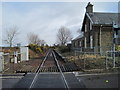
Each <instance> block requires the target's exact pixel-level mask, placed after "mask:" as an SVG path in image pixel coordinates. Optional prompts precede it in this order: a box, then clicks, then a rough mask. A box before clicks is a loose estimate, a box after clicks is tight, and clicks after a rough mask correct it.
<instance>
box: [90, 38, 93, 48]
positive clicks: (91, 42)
mask: <svg viewBox="0 0 120 90" xmlns="http://www.w3.org/2000/svg"><path fill="white" fill-rule="evenodd" d="M90 48H93V36H90Z"/></svg>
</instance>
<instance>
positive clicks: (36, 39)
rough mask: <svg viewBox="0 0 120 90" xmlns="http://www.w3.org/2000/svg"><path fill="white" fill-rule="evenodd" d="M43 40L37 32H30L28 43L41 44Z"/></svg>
mask: <svg viewBox="0 0 120 90" xmlns="http://www.w3.org/2000/svg"><path fill="white" fill-rule="evenodd" d="M40 42H41V40H40V38H39V36H38V35H37V34H35V33H29V34H28V43H29V44H36V45H39V44H40Z"/></svg>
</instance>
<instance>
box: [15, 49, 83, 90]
mask: <svg viewBox="0 0 120 90" xmlns="http://www.w3.org/2000/svg"><path fill="white" fill-rule="evenodd" d="M58 55H59V54H57V53H56V52H55V51H54V50H53V49H49V51H48V52H47V54H46V56H45V57H44V59H43V60H42V62H41V63H40V64H39V66H38V67H37V69H36V71H35V73H32V72H30V73H27V74H26V75H25V76H24V77H23V78H22V79H21V80H20V81H19V82H18V83H17V84H16V85H15V86H14V88H27V90H31V89H33V88H65V89H70V88H81V87H83V86H81V83H79V81H78V80H77V78H76V77H75V76H74V74H73V73H64V72H72V71H76V70H79V68H78V67H77V66H76V65H75V64H74V63H70V62H65V61H64V60H63V59H62V58H61V56H58ZM44 72H45V73H44ZM53 72H55V73H53Z"/></svg>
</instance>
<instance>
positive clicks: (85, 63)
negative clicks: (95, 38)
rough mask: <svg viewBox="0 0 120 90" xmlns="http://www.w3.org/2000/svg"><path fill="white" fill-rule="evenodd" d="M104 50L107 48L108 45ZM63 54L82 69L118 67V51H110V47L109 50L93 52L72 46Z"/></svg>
mask: <svg viewBox="0 0 120 90" xmlns="http://www.w3.org/2000/svg"><path fill="white" fill-rule="evenodd" d="M104 48H105V47H104ZM104 50H108V47H107V48H106V49H104ZM63 56H65V57H66V59H67V60H69V61H73V62H75V63H76V64H77V65H78V66H79V67H81V68H82V69H108V68H117V67H119V68H120V51H112V49H110V51H104V52H94V51H83V50H81V48H74V49H72V50H71V52H68V53H65V54H63Z"/></svg>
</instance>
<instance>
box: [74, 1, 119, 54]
mask: <svg viewBox="0 0 120 90" xmlns="http://www.w3.org/2000/svg"><path fill="white" fill-rule="evenodd" d="M119 19H120V17H118V13H104V12H93V5H92V4H91V3H88V5H87V7H86V13H85V15H84V19H83V24H82V29H81V31H82V32H83V37H82V39H81V38H77V40H76V39H74V40H73V42H74V43H77V42H78V41H79V42H82V45H83V47H82V48H83V49H82V50H83V51H92V52H101V53H103V52H105V51H110V50H112V49H113V44H114V43H115V44H116V45H120V42H119V41H120V27H119V24H118V20H119ZM81 40H82V41H81ZM74 43H72V46H73V48H75V47H78V46H74Z"/></svg>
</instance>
